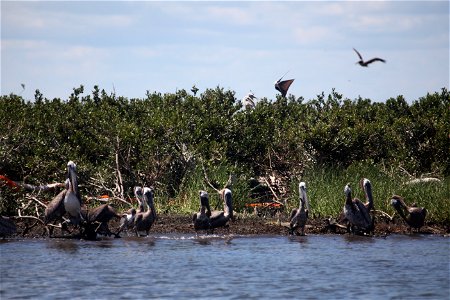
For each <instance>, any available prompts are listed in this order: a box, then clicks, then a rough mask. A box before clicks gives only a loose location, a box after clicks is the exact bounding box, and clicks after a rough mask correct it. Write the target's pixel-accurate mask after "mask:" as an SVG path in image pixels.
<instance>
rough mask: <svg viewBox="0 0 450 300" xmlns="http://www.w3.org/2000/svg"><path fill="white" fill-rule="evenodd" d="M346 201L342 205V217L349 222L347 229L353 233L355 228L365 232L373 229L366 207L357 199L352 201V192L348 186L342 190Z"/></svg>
mask: <svg viewBox="0 0 450 300" xmlns="http://www.w3.org/2000/svg"><path fill="white" fill-rule="evenodd" d="M344 193H345V196H346V201H345V205H344V215H345V218H346V219H347V220H348V222H349V227H348V228H349V229H350V228H351V229H352V232H353V233H355V227H356V228H358V229H360V230H362V231H364V232H367V231H371V230H372V228H373V223H372V218H371V217H370V214H369V210H368V209H367V207H366V206H365V205H364V204H363V203H362V202H361V201H360V200H359V199H358V198H354V199H352V190H351V188H350V184H347V185H346V186H345V188H344Z"/></svg>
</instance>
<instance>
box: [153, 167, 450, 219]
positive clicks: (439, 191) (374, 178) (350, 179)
mask: <svg viewBox="0 0 450 300" xmlns="http://www.w3.org/2000/svg"><path fill="white" fill-rule="evenodd" d="M234 171H236V172H237V173H234V174H235V177H234V180H233V185H232V191H233V204H234V210H235V211H237V212H243V211H244V210H245V204H247V203H250V202H251V199H250V198H249V197H248V195H249V187H248V185H247V183H248V179H249V178H250V177H251V174H248V173H246V172H245V171H242V170H240V171H239V170H237V169H235V170H234ZM229 174H230V168H227V167H226V166H219V167H217V168H215V169H214V170H211V172H210V174H209V175H208V176H209V179H210V181H211V182H212V183H213V184H216V185H217V189H221V188H223V186H224V184H225V183H226V182H227V180H228V176H229ZM362 178H368V179H369V180H370V181H371V183H372V192H373V197H374V202H375V208H376V209H377V210H382V211H384V212H386V213H388V214H389V215H393V214H394V212H395V211H394V209H393V208H392V207H391V205H390V199H391V196H392V195H394V194H397V195H401V196H403V197H404V198H405V201H406V202H407V204H408V205H411V204H412V203H416V204H417V206H419V207H426V208H427V210H428V216H427V220H428V221H429V222H430V221H431V222H438V223H443V222H444V223H445V222H446V223H450V190H449V186H450V178H448V177H447V178H444V179H443V180H442V181H441V182H430V183H416V184H407V182H408V181H409V180H410V178H409V177H407V176H405V175H404V174H403V173H401V172H400V171H395V170H388V169H386V168H385V167H383V166H380V165H374V164H371V163H357V164H353V165H351V166H350V167H349V168H347V169H339V168H315V169H309V170H305V172H304V175H303V178H302V180H303V181H305V182H306V185H307V193H308V198H309V202H310V209H311V212H310V213H311V216H312V217H314V216H315V217H319V216H321V217H324V216H333V217H337V216H338V215H339V214H340V213H341V211H342V209H343V206H344V202H345V195H344V186H345V185H346V184H347V183H350V185H351V187H352V191H353V197H357V198H359V199H361V200H363V201H365V200H364V192H363V191H362V189H361V187H360V185H359V182H360V180H361V179H362ZM298 183H299V180H298V179H296V178H295V179H292V180H291V181H290V182H289V183H288V187H289V192H288V196H287V198H286V199H283V200H285V201H286V213H289V212H290V211H291V209H293V208H295V207H297V206H298V203H299V200H298V199H299V198H298ZM201 189H203V190H207V191H208V192H209V194H210V202H211V206H212V207H213V208H219V209H221V208H222V202H221V201H220V199H219V196H218V194H217V193H216V192H215V191H214V190H213V189H212V188H211V187H210V186H209V185H207V184H206V183H205V180H204V173H203V171H202V169H201V168H196V169H194V170H192V171H191V172H190V174H188V176H186V180H185V181H184V182H183V184H182V185H181V188H180V192H179V193H178V195H177V197H176V198H175V199H172V202H171V203H170V206H171V207H170V208H168V207H162V206H161V209H165V210H166V211H172V212H174V211H176V212H178V213H192V212H194V211H198V209H199V190H201Z"/></svg>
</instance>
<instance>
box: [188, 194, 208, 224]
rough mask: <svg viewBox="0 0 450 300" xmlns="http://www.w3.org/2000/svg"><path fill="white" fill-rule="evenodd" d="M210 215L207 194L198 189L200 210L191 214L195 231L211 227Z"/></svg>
mask: <svg viewBox="0 0 450 300" xmlns="http://www.w3.org/2000/svg"><path fill="white" fill-rule="evenodd" d="M210 216H211V208H210V206H209V195H208V193H207V192H205V191H200V211H199V212H198V213H195V214H194V215H193V216H192V222H193V223H194V229H195V231H198V230H209V229H210V228H211V221H210V219H209V218H210Z"/></svg>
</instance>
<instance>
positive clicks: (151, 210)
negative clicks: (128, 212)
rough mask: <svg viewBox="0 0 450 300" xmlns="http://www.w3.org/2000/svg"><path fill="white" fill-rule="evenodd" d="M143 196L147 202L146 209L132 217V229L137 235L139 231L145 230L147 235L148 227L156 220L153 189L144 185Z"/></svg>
mask: <svg viewBox="0 0 450 300" xmlns="http://www.w3.org/2000/svg"><path fill="white" fill-rule="evenodd" d="M143 196H144V197H143V198H144V200H145V201H146V203H147V211H145V212H141V213H137V214H136V216H135V219H134V230H135V232H136V235H137V236H139V232H141V231H145V233H146V235H148V233H149V231H150V228H151V227H152V225H153V223H154V222H155V220H156V210H155V204H154V202H153V197H154V194H153V190H152V189H151V188H148V187H145V188H144V194H143Z"/></svg>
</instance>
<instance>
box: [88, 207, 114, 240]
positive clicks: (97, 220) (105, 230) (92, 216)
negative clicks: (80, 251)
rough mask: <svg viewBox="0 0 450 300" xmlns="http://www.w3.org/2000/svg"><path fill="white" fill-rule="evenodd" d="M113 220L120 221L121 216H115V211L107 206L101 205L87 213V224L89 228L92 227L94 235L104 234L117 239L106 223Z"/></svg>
mask: <svg viewBox="0 0 450 300" xmlns="http://www.w3.org/2000/svg"><path fill="white" fill-rule="evenodd" d="M113 218H116V219H120V218H121V216H120V215H119V214H117V212H116V210H115V209H114V208H113V207H112V206H111V205H109V204H102V205H100V206H98V207H96V208H93V209H91V210H89V211H88V213H87V222H88V224H89V225H91V226H92V225H94V227H95V229H94V232H95V233H96V234H104V235H107V236H111V235H114V236H116V237H118V233H117V234H114V233H112V232H111V230H110V229H109V227H108V222H109V221H111V220H112V219H113ZM97 224H98V225H97Z"/></svg>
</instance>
